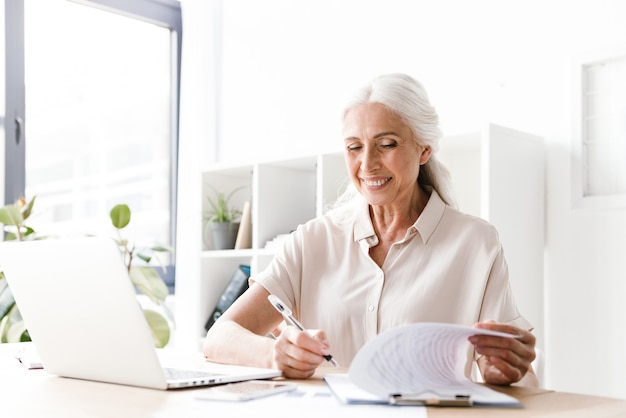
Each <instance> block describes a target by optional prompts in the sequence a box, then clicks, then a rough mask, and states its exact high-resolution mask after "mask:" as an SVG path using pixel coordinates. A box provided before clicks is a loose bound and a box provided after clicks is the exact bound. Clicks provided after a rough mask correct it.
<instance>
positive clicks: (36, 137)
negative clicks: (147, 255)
mask: <svg viewBox="0 0 626 418" xmlns="http://www.w3.org/2000/svg"><path fill="white" fill-rule="evenodd" d="M118 3H119V2H114V1H112V0H98V1H80V2H74V1H68V0H24V17H23V19H24V51H25V56H24V63H25V66H24V68H25V70H24V85H25V117H24V121H26V122H27V124H25V130H24V132H25V158H24V160H23V165H24V172H25V174H24V177H25V183H24V191H22V192H21V193H20V194H25V195H26V196H27V197H28V198H30V197H32V196H34V195H36V196H37V202H36V204H35V213H34V215H33V218H34V219H33V221H32V222H31V224H32V225H33V226H34V227H35V229H36V230H37V231H40V232H45V233H46V234H55V235H72V234H85V233H87V234H95V235H111V236H112V235H113V232H114V231H113V229H112V226H111V224H110V221H109V211H110V209H111V208H112V207H113V206H114V205H115V204H118V203H126V204H128V205H129V206H130V208H131V211H132V221H131V224H130V226H129V228H128V232H127V233H126V235H127V237H128V238H129V239H132V240H135V241H137V243H142V242H143V243H147V242H149V241H154V242H160V243H167V244H170V245H171V246H174V245H175V224H176V222H175V221H176V219H175V215H176V187H175V185H176V173H177V159H176V156H177V143H178V123H177V118H178V102H179V101H178V87H179V61H180V60H179V57H180V45H181V42H180V41H181V36H182V33H181V22H180V4H179V3H178V2H177V1H173V0H128V1H126V2H124V4H121V5H118ZM120 7H121V8H123V10H122V9H119V8H120ZM9 158H11V157H10V156H9V155H7V159H9ZM7 180H9V179H7ZM14 199H15V198H13V199H12V200H14ZM165 262H166V264H169V265H170V268H168V269H167V271H168V275H167V277H165V279H166V281H168V283H169V284H173V277H174V276H173V273H174V272H173V270H174V269H173V264H174V262H173V259H172V260H165Z"/></svg>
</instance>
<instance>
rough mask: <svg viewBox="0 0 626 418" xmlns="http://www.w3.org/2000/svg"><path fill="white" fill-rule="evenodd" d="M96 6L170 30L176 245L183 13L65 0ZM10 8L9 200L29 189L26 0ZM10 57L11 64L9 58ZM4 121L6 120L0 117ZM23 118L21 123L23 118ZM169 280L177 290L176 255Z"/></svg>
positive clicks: (171, 1) (146, 2)
mask: <svg viewBox="0 0 626 418" xmlns="http://www.w3.org/2000/svg"><path fill="white" fill-rule="evenodd" d="M65 1H71V2H74V3H78V4H82V5H85V6H89V7H94V8H97V9H100V10H104V11H107V12H113V13H118V14H121V15H123V16H126V17H130V18H133V19H138V20H141V21H145V22H150V23H152V24H156V25H159V26H162V27H165V28H167V29H169V30H170V34H171V45H172V46H173V47H172V59H171V63H172V69H171V71H172V79H171V80H172V81H171V86H170V87H171V91H172V96H171V97H172V103H171V110H172V111H171V115H170V118H171V125H170V126H171V130H170V162H169V163H170V179H169V183H170V186H169V187H170V196H171V199H170V236H171V241H172V242H171V246H172V248H176V217H177V200H178V199H177V195H178V192H177V179H178V144H179V124H178V122H179V116H180V69H181V52H182V39H183V28H182V13H181V6H180V1H178V0H65ZM4 8H5V16H4V18H5V28H6V29H5V43H6V47H5V48H6V49H5V63H6V65H5V66H6V70H5V71H6V77H5V80H4V82H5V85H6V99H5V100H6V115H5V118H4V125H5V155H4V158H5V161H4V167H5V176H4V202H5V204H9V203H12V202H14V201H15V200H16V199H18V198H19V197H20V196H23V195H24V193H25V189H26V155H25V142H26V135H25V133H26V129H27V126H26V123H25V87H24V86H25V83H24V71H25V65H24V62H25V61H24V43H25V41H24V0H4ZM9 63H10V64H9ZM0 122H1V121H0ZM18 122H19V123H18ZM175 257H176V255H175V254H172V255H171V260H172V261H171V265H170V266H168V268H167V273H166V277H164V280H165V281H166V283H167V284H168V286H169V287H170V292H173V287H174V277H175V264H176V263H175V259H176V258H175Z"/></svg>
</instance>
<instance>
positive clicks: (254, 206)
mask: <svg viewBox="0 0 626 418" xmlns="http://www.w3.org/2000/svg"><path fill="white" fill-rule="evenodd" d="M346 184H347V172H346V169H345V164H344V159H343V153H342V152H337V153H327V154H320V155H314V156H307V157H300V158H293V159H285V160H279V161H270V162H261V163H254V164H245V165H240V166H229V167H225V166H223V167H222V166H218V167H213V168H210V169H207V170H204V171H203V172H202V196H203V199H202V209H203V211H204V210H206V209H207V208H208V203H207V199H206V198H205V197H206V195H207V193H211V189H210V186H212V187H214V188H216V189H218V190H220V191H222V192H224V193H226V194H228V193H229V192H230V191H231V190H234V189H235V188H237V187H242V186H243V187H244V189H243V190H240V191H238V192H236V193H235V194H233V196H232V199H231V203H232V204H233V205H235V206H236V207H239V208H242V207H243V204H244V203H245V201H250V202H251V214H252V216H251V219H252V237H251V243H252V248H250V249H241V250H219V251H215V250H212V249H211V247H210V242H206V241H207V240H203V243H202V252H201V265H200V276H201V277H200V289H199V292H200V295H201V301H200V312H199V313H198V314H199V315H200V318H199V321H200V322H201V323H202V325H204V322H205V321H206V319H207V318H208V315H210V314H211V312H212V311H213V309H214V307H215V305H216V303H217V301H218V299H219V297H220V295H221V294H222V292H223V291H224V289H225V288H226V285H227V284H228V281H229V280H230V278H231V276H232V274H233V273H234V272H235V270H236V269H237V267H238V266H239V265H240V264H245V265H249V266H250V268H251V273H252V275H254V274H255V273H256V272H258V271H261V270H263V269H264V268H265V267H266V266H267V265H268V264H269V263H270V262H271V261H272V258H273V256H274V252H273V251H272V250H268V249H266V248H265V244H266V243H267V242H268V241H270V240H272V239H273V238H274V237H276V236H277V235H280V234H288V233H289V232H291V231H293V230H295V229H296V228H297V226H298V225H300V224H303V223H305V222H306V221H308V220H310V219H313V218H314V217H316V216H318V215H321V214H322V213H323V212H324V208H325V207H326V206H327V205H329V204H331V203H333V202H334V201H335V200H336V199H337V197H338V196H339V194H340V193H341V191H343V189H344V187H345V185H346ZM200 332H202V331H200Z"/></svg>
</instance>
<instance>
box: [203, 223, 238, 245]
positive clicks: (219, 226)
mask: <svg viewBox="0 0 626 418" xmlns="http://www.w3.org/2000/svg"><path fill="white" fill-rule="evenodd" d="M207 229H208V233H209V234H208V235H209V236H208V237H207V238H210V240H211V242H210V243H207V246H208V247H209V248H212V249H214V250H232V249H233V248H235V242H236V241H237V232H238V231H239V222H236V223H231V222H209V223H207ZM209 244H210V245H209Z"/></svg>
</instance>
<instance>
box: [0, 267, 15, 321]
mask: <svg viewBox="0 0 626 418" xmlns="http://www.w3.org/2000/svg"><path fill="white" fill-rule="evenodd" d="M0 274H2V272H0ZM2 277H4V275H3V274H2ZM13 306H15V299H14V298H13V293H11V289H9V285H8V284H7V281H6V280H5V279H4V278H2V279H0V320H2V318H4V317H5V316H6V315H8V314H9V312H11V309H12V308H13Z"/></svg>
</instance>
